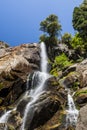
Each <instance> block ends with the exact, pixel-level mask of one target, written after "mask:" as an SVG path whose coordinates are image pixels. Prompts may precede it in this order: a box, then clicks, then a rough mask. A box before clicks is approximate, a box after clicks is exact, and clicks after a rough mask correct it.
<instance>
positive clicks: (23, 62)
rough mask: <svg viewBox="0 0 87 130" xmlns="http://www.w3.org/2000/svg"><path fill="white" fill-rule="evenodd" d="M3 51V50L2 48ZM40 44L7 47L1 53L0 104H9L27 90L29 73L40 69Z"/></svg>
mask: <svg viewBox="0 0 87 130" xmlns="http://www.w3.org/2000/svg"><path fill="white" fill-rule="evenodd" d="M0 51H1V50H0ZM39 64H40V48H39V44H36V43H34V44H22V45H20V46H17V47H13V48H10V47H8V48H5V52H4V53H3V54H2V55H0V104H1V105H4V106H8V105H10V104H12V103H13V102H14V101H16V100H17V99H18V98H19V96H20V95H21V94H22V93H23V92H24V91H25V90H26V80H27V76H28V74H29V73H31V72H33V71H35V70H39V68H40V67H39Z"/></svg>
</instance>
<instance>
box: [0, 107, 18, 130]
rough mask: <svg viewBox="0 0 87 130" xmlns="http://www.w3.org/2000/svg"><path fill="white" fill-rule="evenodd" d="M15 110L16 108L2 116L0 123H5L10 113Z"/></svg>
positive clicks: (5, 129)
mask: <svg viewBox="0 0 87 130" xmlns="http://www.w3.org/2000/svg"><path fill="white" fill-rule="evenodd" d="M15 110H16V108H14V109H12V110H9V111H7V112H6V113H5V114H4V115H2V116H1V117H0V123H7V121H8V118H9V117H10V113H11V112H12V111H15ZM4 130H7V125H6V126H5V128H4Z"/></svg>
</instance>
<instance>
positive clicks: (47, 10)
mask: <svg viewBox="0 0 87 130" xmlns="http://www.w3.org/2000/svg"><path fill="white" fill-rule="evenodd" d="M82 1H83V0H0V40H2V41H5V42H7V43H9V44H10V45H11V46H15V45H19V44H22V43H31V42H38V41H39V36H40V35H41V34H42V32H41V31H39V28H40V22H41V21H43V20H44V19H45V18H46V17H47V16H49V15H50V14H55V15H57V16H58V18H59V21H60V23H61V25H62V29H63V31H62V33H64V32H70V33H72V34H74V30H73V27H72V12H73V9H74V7H75V6H79V5H80V4H81V3H82Z"/></svg>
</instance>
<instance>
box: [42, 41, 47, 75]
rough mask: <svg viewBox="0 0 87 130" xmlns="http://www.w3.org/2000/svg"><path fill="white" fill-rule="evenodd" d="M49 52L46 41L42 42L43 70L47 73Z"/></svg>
mask: <svg viewBox="0 0 87 130" xmlns="http://www.w3.org/2000/svg"><path fill="white" fill-rule="evenodd" d="M47 64H48V62H47V53H46V47H45V44H44V42H42V43H41V72H45V73H47Z"/></svg>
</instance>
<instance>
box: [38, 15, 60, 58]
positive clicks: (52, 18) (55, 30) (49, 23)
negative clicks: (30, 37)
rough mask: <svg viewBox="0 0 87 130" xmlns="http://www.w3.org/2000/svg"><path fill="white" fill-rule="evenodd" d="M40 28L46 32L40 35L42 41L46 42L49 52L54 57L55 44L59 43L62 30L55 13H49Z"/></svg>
mask: <svg viewBox="0 0 87 130" xmlns="http://www.w3.org/2000/svg"><path fill="white" fill-rule="evenodd" d="M40 30H41V31H43V32H44V34H43V35H42V36H40V42H41V41H43V42H45V43H46V46H47V52H48V54H51V55H52V56H53V57H54V46H56V45H57V42H58V39H57V37H58V36H60V32H61V25H60V23H59V20H58V17H57V16H56V15H54V14H51V15H49V16H48V17H47V18H46V19H45V20H43V21H42V22H41V23H40Z"/></svg>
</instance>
